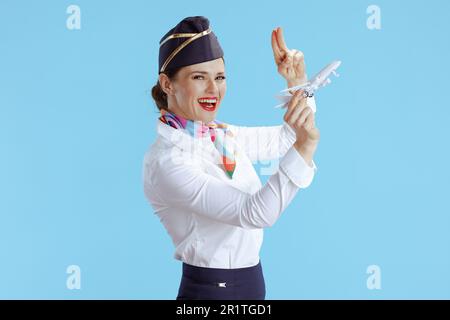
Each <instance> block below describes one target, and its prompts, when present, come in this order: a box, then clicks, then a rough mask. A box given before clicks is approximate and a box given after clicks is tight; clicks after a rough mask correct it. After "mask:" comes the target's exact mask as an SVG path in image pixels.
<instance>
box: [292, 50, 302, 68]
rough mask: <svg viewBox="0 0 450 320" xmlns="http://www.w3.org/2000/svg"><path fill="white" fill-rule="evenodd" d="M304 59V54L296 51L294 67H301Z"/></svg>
mask: <svg viewBox="0 0 450 320" xmlns="http://www.w3.org/2000/svg"><path fill="white" fill-rule="evenodd" d="M303 59H304V56H303V52H301V51H298V50H294V67H297V66H299V65H300V63H301V62H302V60H303Z"/></svg>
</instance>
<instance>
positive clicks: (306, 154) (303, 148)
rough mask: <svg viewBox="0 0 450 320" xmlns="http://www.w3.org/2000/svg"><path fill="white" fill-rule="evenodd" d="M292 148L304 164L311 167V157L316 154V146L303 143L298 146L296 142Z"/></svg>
mask: <svg viewBox="0 0 450 320" xmlns="http://www.w3.org/2000/svg"><path fill="white" fill-rule="evenodd" d="M294 148H295V149H296V150H297V152H298V153H299V154H300V155H301V156H302V158H303V159H304V160H305V161H306V163H307V164H308V165H309V166H310V167H313V162H312V160H313V157H314V153H315V152H316V149H317V145H305V143H303V144H300V143H299V142H298V141H296V142H295V143H294Z"/></svg>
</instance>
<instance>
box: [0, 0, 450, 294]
mask: <svg viewBox="0 0 450 320" xmlns="http://www.w3.org/2000/svg"><path fill="white" fill-rule="evenodd" d="M70 4H76V5H78V6H80V8H81V30H68V29H67V28H66V19H67V18H68V16H69V14H67V13H66V9H67V7H68V6H69V5H70ZM371 4H375V5H378V6H379V7H380V8H381V26H382V28H381V30H369V29H368V28H367V27H366V20H367V18H368V16H369V15H368V14H367V13H366V9H367V7H368V6H369V5H371ZM449 12H450V2H449V1H445V0H441V1H438V0H427V1H422V0H420V1H381V0H377V1H376V2H370V1H363V0H361V1H358V0H354V1H332V0H328V1H325V0H321V1H257V2H256V1H234V2H233V1H223V2H211V1H170V2H164V1H160V2H153V1H143V0H142V1H81V0H80V1H76V2H71V1H12V0H2V1H1V2H0V93H1V94H0V145H1V157H0V197H1V201H0V298H26V299H36V298H39V299H50V298H56V299H80V298H83V299H96V298H102V299H116V298H124V299H174V298H175V297H176V292H177V290H178V285H179V280H180V275H181V269H180V267H181V265H180V263H179V262H178V261H176V260H174V259H173V246H172V243H171V241H170V238H169V236H168V234H167V233H166V231H165V230H164V228H163V226H162V225H161V224H160V222H159V219H158V218H157V217H156V216H155V215H154V214H153V210H152V208H151V207H150V205H149V203H148V202H147V200H146V199H145V197H144V194H143V187H142V178H141V169H142V160H143V156H144V153H145V151H146V150H147V148H148V146H149V145H150V144H151V143H152V142H153V141H154V139H155V136H156V135H155V126H154V125H155V119H156V117H157V116H158V113H157V112H156V107H155V106H154V104H153V101H152V99H151V98H150V94H149V92H150V88H151V87H152V86H153V85H154V83H155V82H156V75H157V57H158V41H159V40H160V38H161V37H162V36H163V35H164V34H165V33H166V32H167V31H168V30H169V29H170V28H172V27H173V26H174V25H175V24H176V23H178V21H180V20H181V19H183V18H184V17H186V16H192V15H205V16H207V17H208V18H209V19H210V21H211V25H212V28H213V30H214V32H215V33H216V35H217V36H218V37H219V40H220V42H221V44H222V46H223V48H224V50H225V58H226V71H227V83H228V92H227V96H226V98H225V100H224V103H223V105H222V109H221V110H220V112H219V117H218V119H220V120H222V121H226V122H229V123H233V124H237V125H248V126H251V125H278V124H281V123H282V117H283V111H281V110H275V109H273V106H274V105H276V104H277V101H276V100H275V99H274V96H275V94H276V93H277V92H278V91H279V90H281V89H283V88H284V86H285V83H284V81H283V79H281V77H280V76H279V75H278V73H277V71H276V68H275V64H274V61H273V56H272V51H271V46H270V33H271V31H272V29H273V28H275V27H276V26H282V27H283V28H284V31H285V38H286V42H287V44H288V46H289V47H292V48H296V49H300V50H302V51H303V52H304V53H305V57H306V64H307V71H308V74H309V75H313V74H314V73H316V72H317V71H318V70H320V69H321V68H322V67H323V66H324V65H325V64H327V63H329V62H331V61H332V60H335V59H340V60H342V61H343V64H342V66H341V68H340V74H341V77H340V78H337V79H335V80H334V79H333V83H332V84H331V85H330V86H328V87H326V88H325V89H323V90H321V91H320V92H319V93H318V95H317V98H316V99H317V106H318V112H317V126H318V127H319V129H320V130H321V141H320V145H319V149H318V151H317V153H316V156H315V162H316V163H317V166H318V168H319V170H318V172H317V175H316V177H315V180H314V182H313V184H312V185H311V186H310V187H309V188H308V189H306V190H303V191H300V193H299V195H298V196H297V197H296V198H295V199H294V201H293V202H292V204H291V205H290V206H289V208H288V209H287V210H286V211H285V212H284V214H283V217H282V218H281V219H280V220H279V221H278V222H277V223H276V224H275V226H274V227H273V228H271V229H268V230H266V233H265V241H264V244H263V249H262V252H261V256H262V263H263V266H264V271H265V277H266V285H267V298H268V299H315V298H323V299H335V298H338V299H350V298H356V299H380V298H381V299H419V298H424V299H431V298H438V299H443V298H446V299H449V298H450V232H449V231H450V217H449V213H450V205H449V202H448V200H449V190H450V188H449V181H450V169H449V167H448V164H449V163H450V152H449V143H448V138H449V137H450V128H449V125H448V121H449V119H450V109H449V107H450V106H449V103H448V93H449V89H448V83H449V81H448V74H449V71H450V68H449V66H450V65H449V59H448V57H449V56H450V55H449V49H450V43H449V42H450V41H449V39H450V38H449V36H448V35H449V31H450V20H449V19H448V15H449ZM256 167H257V169H258V172H259V170H260V168H261V164H257V165H256ZM261 178H262V180H263V181H265V180H267V178H268V177H267V176H261ZM72 264H75V265H78V266H80V268H81V289H80V290H68V289H67V287H66V279H67V277H68V274H66V268H67V267H68V266H69V265H72ZM369 265H378V266H379V267H380V269H381V285H382V288H381V290H369V289H368V288H367V286H366V280H367V278H368V276H369V275H368V274H367V273H366V269H367V267H368V266H369Z"/></svg>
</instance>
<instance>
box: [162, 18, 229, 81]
mask: <svg viewBox="0 0 450 320" xmlns="http://www.w3.org/2000/svg"><path fill="white" fill-rule="evenodd" d="M221 57H223V50H222V48H221V47H220V44H219V41H218V40H217V37H216V35H215V34H214V32H212V31H211V29H210V27H209V20H208V19H207V18H205V17H201V16H197V17H187V18H185V19H183V20H182V21H180V23H178V24H177V25H176V26H175V27H174V28H172V29H171V30H170V31H169V32H167V33H166V34H165V35H164V37H162V38H161V41H160V42H159V72H160V73H161V72H164V71H165V70H167V69H175V68H180V67H185V66H189V65H192V64H196V63H201V62H206V61H210V60H215V59H218V58H221Z"/></svg>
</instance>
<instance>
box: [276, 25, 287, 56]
mask: <svg viewBox="0 0 450 320" xmlns="http://www.w3.org/2000/svg"><path fill="white" fill-rule="evenodd" d="M276 31H277V32H276V35H277V42H278V46H279V47H280V49H281V51H289V49H288V47H287V46H286V42H284V37H283V29H281V28H280V27H278V28H277V29H276Z"/></svg>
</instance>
